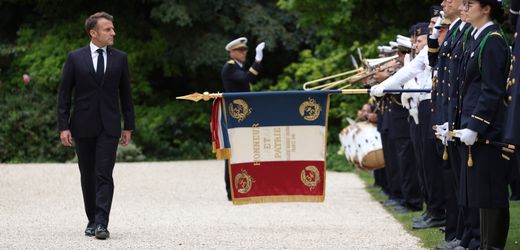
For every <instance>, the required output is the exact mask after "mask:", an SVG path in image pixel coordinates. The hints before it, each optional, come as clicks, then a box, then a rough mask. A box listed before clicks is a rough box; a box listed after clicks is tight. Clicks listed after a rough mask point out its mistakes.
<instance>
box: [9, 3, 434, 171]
mask: <svg viewBox="0 0 520 250" xmlns="http://www.w3.org/2000/svg"><path fill="white" fill-rule="evenodd" d="M436 3H437V4H438V1H433V0H432V1H426V0H395V1H380V0H377V1H376V0H330V1H314V0H278V1H275V0H271V1H268V0H190V1H187V0H129V1H122V0H115V1H100V0H94V1H84V0H83V1H82V0H69V1H64V0H19V1H15V0H3V1H0V17H1V18H0V162H64V161H68V160H71V159H73V158H74V152H73V150H71V149H66V148H64V147H62V146H60V142H59V139H58V133H57V131H56V113H57V112H56V94H57V89H58V86H59V82H60V72H61V68H62V66H63V63H64V60H65V58H66V55H67V52H68V51H71V50H73V49H76V48H78V47H82V46H86V45H87V43H88V37H87V36H86V34H85V31H84V30H83V22H84V20H85V18H86V17H87V16H88V15H90V14H92V13H94V12H96V11H99V10H104V11H107V12H109V13H111V14H112V15H113V16H114V17H115V21H114V24H115V27H116V33H117V37H116V43H115V47H117V48H119V49H121V50H124V51H126V52H127V53H128V54H129V64H130V72H131V78H132V79H131V83H132V86H133V96H134V102H135V105H136V114H137V131H136V132H135V137H134V145H133V146H132V148H130V149H127V150H124V151H123V152H120V154H122V155H121V157H120V158H119V159H120V160H126V161H133V160H149V161H156V160H157V161H162V160H180V159H182V160H188V159H209V158H212V157H213V156H212V154H211V145H210V144H211V143H210V133H209V115H210V104H209V103H197V104H194V103H189V102H183V101H176V100H175V97H176V96H180V95H185V94H189V93H192V92H195V91H198V92H202V91H210V92H211V91H219V90H221V82H220V70H221V68H222V66H223V64H224V62H225V61H226V60H227V54H226V52H225V50H224V46H225V44H226V43H227V42H228V41H230V40H232V39H234V38H236V37H239V36H246V37H248V38H249V45H250V46H251V47H254V46H255V45H256V44H257V43H259V42H261V41H266V42H267V48H266V51H265V60H264V61H263V65H264V68H265V69H264V72H263V74H262V78H261V81H260V82H259V83H258V84H257V85H255V86H254V89H255V90H256V91H260V90H294V89H301V88H302V83H303V82H305V81H308V80H312V79H316V78H319V77H322V76H327V75H331V74H334V73H338V72H343V71H347V70H349V69H352V67H353V66H352V65H351V61H350V55H351V54H355V50H356V49H357V48H361V49H362V50H363V52H364V53H365V56H366V57H375V55H376V47H377V45H380V44H385V43H387V42H388V41H390V40H393V39H394V37H395V35H396V34H405V35H406V31H407V30H408V27H409V26H410V25H411V24H414V23H417V22H420V21H427V20H428V19H429V16H428V15H429V6H430V5H433V4H436ZM248 57H249V61H251V60H252V59H253V57H254V53H250V54H249V55H248ZM25 73H27V74H29V75H30V76H31V78H32V80H31V82H30V84H28V85H25V84H24V83H23V81H22V75H23V74H25ZM366 99H367V98H366V96H355V97H353V96H334V97H333V99H332V102H331V107H332V109H331V111H330V115H329V117H330V118H329V130H328V131H329V135H328V143H329V147H328V151H329V152H328V167H329V168H331V169H336V170H344V169H345V166H346V161H345V160H344V157H343V156H342V155H338V153H337V152H338V150H339V141H338V137H337V134H338V133H339V131H340V129H341V128H343V127H344V126H346V120H345V118H346V117H347V116H354V115H355V114H356V111H357V109H358V108H359V107H360V106H361V104H362V103H363V102H364V101H366Z"/></svg>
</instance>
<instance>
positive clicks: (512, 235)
mask: <svg viewBox="0 0 520 250" xmlns="http://www.w3.org/2000/svg"><path fill="white" fill-rule="evenodd" d="M358 175H359V176H360V177H361V179H362V180H363V181H364V182H365V186H366V190H367V191H368V192H369V193H370V194H371V195H372V197H373V198H374V199H375V200H377V201H381V200H384V199H386V197H385V196H383V195H382V194H381V193H380V192H379V191H380V188H376V187H373V186H372V184H373V183H374V177H373V176H372V174H371V173H369V172H358ZM385 209H386V211H388V213H390V214H391V215H392V216H393V217H394V218H395V219H396V220H398V221H399V222H400V223H401V224H402V225H403V227H404V228H405V229H406V231H408V232H409V233H410V234H412V235H414V236H416V237H418V238H419V239H421V242H422V244H423V247H425V248H428V249H435V245H437V244H439V243H442V242H443V241H444V234H443V233H442V232H441V231H440V230H439V229H438V228H429V229H421V230H413V229H412V218H413V217H416V216H419V215H420V214H421V212H415V213H409V214H398V213H396V212H395V211H394V210H393V209H392V208H388V207H385ZM509 211H510V213H511V220H510V225H509V235H508V239H507V245H506V249H520V202H519V201H513V202H511V203H510V208H509Z"/></svg>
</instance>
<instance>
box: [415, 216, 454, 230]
mask: <svg viewBox="0 0 520 250" xmlns="http://www.w3.org/2000/svg"><path fill="white" fill-rule="evenodd" d="M444 225H446V219H445V218H435V217H429V218H428V219H427V220H425V221H422V222H418V223H413V226H412V228H413V229H425V228H430V227H442V226H444Z"/></svg>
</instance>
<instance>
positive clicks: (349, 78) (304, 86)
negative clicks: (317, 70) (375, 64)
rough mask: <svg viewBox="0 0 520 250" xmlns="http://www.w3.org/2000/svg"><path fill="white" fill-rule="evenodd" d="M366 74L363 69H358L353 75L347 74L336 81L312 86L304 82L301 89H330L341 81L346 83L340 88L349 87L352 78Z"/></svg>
mask: <svg viewBox="0 0 520 250" xmlns="http://www.w3.org/2000/svg"><path fill="white" fill-rule="evenodd" d="M364 74H366V71H365V70H363V71H360V72H359V73H357V74H355V75H353V76H349V77H347V78H344V79H341V80H337V81H334V82H329V83H324V84H321V85H317V86H314V87H311V88H309V87H307V86H306V85H305V84H304V85H303V89H304V90H329V89H332V88H335V87H337V86H338V85H341V84H343V83H347V84H348V85H347V86H346V87H345V86H343V87H341V88H340V89H342V88H348V87H350V85H351V84H350V83H351V82H352V79H357V78H359V76H360V75H364Z"/></svg>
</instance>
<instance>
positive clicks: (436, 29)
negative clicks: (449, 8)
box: [430, 16, 442, 39]
mask: <svg viewBox="0 0 520 250" xmlns="http://www.w3.org/2000/svg"><path fill="white" fill-rule="evenodd" d="M441 23H442V17H440V16H439V17H437V21H435V26H433V29H432V30H433V31H432V33H431V34H430V38H431V39H437V38H439V31H440V29H439V27H441Z"/></svg>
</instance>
